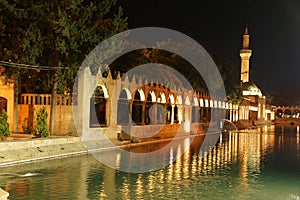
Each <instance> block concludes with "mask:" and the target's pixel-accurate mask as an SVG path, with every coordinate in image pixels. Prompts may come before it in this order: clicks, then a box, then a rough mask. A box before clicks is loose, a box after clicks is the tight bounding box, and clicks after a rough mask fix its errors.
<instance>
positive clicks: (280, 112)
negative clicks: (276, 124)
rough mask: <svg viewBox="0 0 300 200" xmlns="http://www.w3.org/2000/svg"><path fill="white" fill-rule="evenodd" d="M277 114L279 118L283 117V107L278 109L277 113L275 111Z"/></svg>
mask: <svg viewBox="0 0 300 200" xmlns="http://www.w3.org/2000/svg"><path fill="white" fill-rule="evenodd" d="M275 116H276V117H279V118H282V116H283V111H282V110H281V109H277V110H276V113H275Z"/></svg>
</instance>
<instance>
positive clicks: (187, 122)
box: [184, 120, 191, 133]
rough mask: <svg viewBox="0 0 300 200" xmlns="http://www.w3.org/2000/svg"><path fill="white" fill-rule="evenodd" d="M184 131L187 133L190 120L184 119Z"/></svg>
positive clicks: (189, 128)
mask: <svg viewBox="0 0 300 200" xmlns="http://www.w3.org/2000/svg"><path fill="white" fill-rule="evenodd" d="M184 131H185V132H186V133H189V132H190V131H191V122H190V120H186V121H185V122H184Z"/></svg>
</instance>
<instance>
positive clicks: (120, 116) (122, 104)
mask: <svg viewBox="0 0 300 200" xmlns="http://www.w3.org/2000/svg"><path fill="white" fill-rule="evenodd" d="M131 99H132V98H131V94H130V91H129V90H128V89H127V88H124V89H122V91H121V92H120V95H119V98H118V108H117V124H119V125H129V119H130V118H129V117H130V112H129V100H131Z"/></svg>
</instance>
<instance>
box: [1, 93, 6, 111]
mask: <svg viewBox="0 0 300 200" xmlns="http://www.w3.org/2000/svg"><path fill="white" fill-rule="evenodd" d="M3 110H5V112H7V99H6V98H4V97H0V113H1V112H2V111H3Z"/></svg>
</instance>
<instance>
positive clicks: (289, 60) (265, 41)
mask: <svg viewBox="0 0 300 200" xmlns="http://www.w3.org/2000/svg"><path fill="white" fill-rule="evenodd" d="M120 4H121V5H122V7H123V9H124V14H125V15H126V16H128V26H129V28H137V27H146V26H155V27H164V28H170V29H174V30H177V31H180V32H182V33H184V34H186V35H188V36H190V37H192V38H193V39H195V40H196V41H198V42H199V43H200V44H201V45H202V46H203V47H204V48H205V49H207V50H208V51H214V52H220V53H222V54H223V55H224V57H225V58H226V59H229V60H231V61H233V62H234V64H236V65H237V66H240V58H239V50H240V49H241V45H242V44H241V42H242V34H243V32H244V28H245V25H248V28H249V34H250V48H251V49H252V50H253V54H252V57H251V62H250V79H251V80H252V81H253V82H254V83H256V84H257V85H258V86H259V87H260V88H261V90H262V92H263V93H268V92H272V91H277V92H280V91H283V90H286V89H291V88H295V87H299V88H300V1H298V0H295V1H291V0H244V1H240V0H223V1H216V0H215V1H214V0H206V1H202V0H198V1H188V0H186V1H177V0H173V1H172V0H151V1H141V0H129V1H121V3H120Z"/></svg>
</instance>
